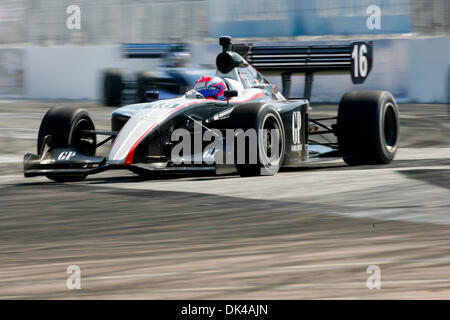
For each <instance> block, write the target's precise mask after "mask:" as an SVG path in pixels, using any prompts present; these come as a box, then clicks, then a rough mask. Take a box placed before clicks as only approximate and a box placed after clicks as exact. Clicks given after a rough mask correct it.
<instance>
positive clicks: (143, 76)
mask: <svg viewBox="0 0 450 320" xmlns="http://www.w3.org/2000/svg"><path fill="white" fill-rule="evenodd" d="M152 83H153V77H152V76H151V74H150V72H148V71H139V72H138V74H137V93H136V97H137V101H138V102H146V98H145V91H148V90H151V86H152Z"/></svg>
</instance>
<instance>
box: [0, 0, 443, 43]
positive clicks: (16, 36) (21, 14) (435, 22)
mask: <svg viewBox="0 0 450 320" xmlns="http://www.w3.org/2000/svg"><path fill="white" fill-rule="evenodd" d="M224 1H225V2H226V1H227V0H224ZM280 1H281V0H280ZM329 1H330V5H331V4H332V3H333V1H332V0H329ZM321 3H322V4H323V3H324V2H323V1H322V2H321ZM71 5H77V6H79V7H80V9H81V29H80V30H70V29H68V28H67V26H66V21H67V19H68V17H69V16H70V14H69V13H67V8H68V7H69V6H71ZM208 5H209V1H208V0H78V1H76V0H0V45H1V44H21V43H23V44H33V45H65V44H83V45H87V44H112V43H121V42H171V41H183V42H185V41H192V40H199V39H204V38H206V37H208V24H207V21H208V19H207V14H208ZM448 17H450V1H449V0H427V1H423V0H411V20H412V24H413V31H414V32H415V33H418V34H420V35H440V34H449V33H450V19H448Z"/></svg>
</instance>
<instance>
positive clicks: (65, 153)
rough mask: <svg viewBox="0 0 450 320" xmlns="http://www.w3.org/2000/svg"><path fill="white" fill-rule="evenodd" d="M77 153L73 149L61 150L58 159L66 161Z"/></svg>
mask: <svg viewBox="0 0 450 320" xmlns="http://www.w3.org/2000/svg"><path fill="white" fill-rule="evenodd" d="M76 155H77V153H76V152H75V151H63V152H61V153H60V154H59V155H58V158H57V159H58V160H60V161H67V160H70V159H72V158H73V157H75V156H76Z"/></svg>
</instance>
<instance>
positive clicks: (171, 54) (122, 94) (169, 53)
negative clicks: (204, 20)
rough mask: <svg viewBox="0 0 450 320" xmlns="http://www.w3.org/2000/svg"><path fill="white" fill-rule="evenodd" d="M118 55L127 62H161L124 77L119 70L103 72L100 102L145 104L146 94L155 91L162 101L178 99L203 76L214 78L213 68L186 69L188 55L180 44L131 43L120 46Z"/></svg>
mask: <svg viewBox="0 0 450 320" xmlns="http://www.w3.org/2000/svg"><path fill="white" fill-rule="evenodd" d="M121 53H122V55H123V56H124V57H125V58H129V59H162V64H161V65H160V66H159V67H157V68H154V69H152V70H141V71H139V72H137V73H136V74H127V73H126V72H125V71H124V70H122V69H118V68H110V69H106V70H105V71H104V73H103V77H102V78H103V83H102V87H103V103H104V104H105V105H106V106H119V105H122V104H124V103H135V102H145V101H146V100H145V92H146V91H148V90H158V91H159V96H160V98H161V99H169V98H174V97H176V96H179V95H181V94H183V93H184V92H186V91H187V90H189V89H192V87H193V86H194V83H195V81H196V80H197V79H199V78H200V77H201V76H202V75H213V74H214V71H215V70H214V69H213V68H210V69H208V68H199V67H197V68H195V67H188V66H189V62H190V57H191V56H190V53H189V51H188V48H187V45H186V44H183V43H130V44H122V47H121Z"/></svg>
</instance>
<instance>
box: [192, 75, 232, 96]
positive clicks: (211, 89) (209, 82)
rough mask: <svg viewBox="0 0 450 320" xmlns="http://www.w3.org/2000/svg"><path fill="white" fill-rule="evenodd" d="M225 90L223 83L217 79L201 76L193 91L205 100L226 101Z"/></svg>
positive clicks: (225, 86)
mask: <svg viewBox="0 0 450 320" xmlns="http://www.w3.org/2000/svg"><path fill="white" fill-rule="evenodd" d="M226 88H227V85H226V84H225V82H224V81H223V80H222V79H220V78H219V77H209V76H203V77H201V79H200V80H197V81H196V82H195V86H194V90H195V91H197V92H199V93H200V94H201V95H202V96H203V97H205V98H206V99H215V100H226V98H225V96H224V94H223V93H224V92H225V90H226Z"/></svg>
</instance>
